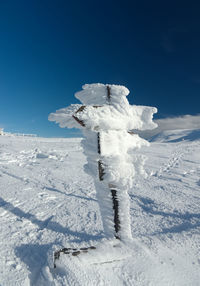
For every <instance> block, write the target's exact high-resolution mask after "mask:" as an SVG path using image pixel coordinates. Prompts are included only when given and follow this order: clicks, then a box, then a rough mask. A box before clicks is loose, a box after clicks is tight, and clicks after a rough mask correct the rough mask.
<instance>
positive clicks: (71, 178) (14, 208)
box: [0, 130, 200, 286]
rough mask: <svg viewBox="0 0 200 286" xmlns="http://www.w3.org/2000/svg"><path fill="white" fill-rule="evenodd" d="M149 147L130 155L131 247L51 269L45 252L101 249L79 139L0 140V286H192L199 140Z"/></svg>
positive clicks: (171, 135)
mask: <svg viewBox="0 0 200 286" xmlns="http://www.w3.org/2000/svg"><path fill="white" fill-rule="evenodd" d="M158 138H159V139H158ZM158 138H157V139H158V141H156V138H154V141H153V142H152V143H151V145H150V147H145V146H143V147H142V148H141V149H140V150H137V151H136V154H138V155H140V154H144V155H146V156H147V157H148V160H147V161H146V164H145V171H146V173H147V177H146V178H144V176H139V175H138V176H136V177H135V183H134V185H133V187H132V188H131V189H130V192H129V195H130V214H131V231H132V236H133V240H132V241H129V242H127V244H126V245H119V246H116V247H115V248H113V247H112V245H113V243H114V242H113V241H110V242H109V243H103V244H101V247H99V248H98V249H97V252H93V253H91V254H87V255H84V254H83V255H82V256H81V257H80V258H77V257H69V256H67V255H66V256H64V255H63V256H62V259H61V260H60V261H59V263H61V265H60V267H58V268H56V269H52V268H51V265H52V259H51V257H52V253H53V249H59V248H61V247H75V248H77V247H85V246H91V245H98V243H99V241H102V240H103V241H104V240H105V238H104V237H103V226H102V222H101V217H100V212H99V208H98V203H97V200H96V192H95V187H94V183H93V180H92V177H91V176H90V175H88V174H87V173H85V171H84V167H83V165H85V163H86V157H85V155H84V154H83V150H82V147H81V139H76V138H73V139H59V138H58V139H56V138H55V139H46V138H28V137H27V138H25V137H7V136H0V222H1V223H0V227H1V231H0V257H1V259H0V285H1V286H14V285H17V286H22V285H23V286H24V285H26V286H27V285H31V286H35V285H36V286H40V285H41V286H42V285H45V286H46V285H50V286H51V285H56V286H58V285H63V286H64V285H70V286H71V285H81V286H82V285H91V286H93V285H131V286H132V285H134V286H147V285H148V286H165V285H167V286H199V285H200V282H199V281H200V255H199V249H200V136H199V131H198V130H193V132H192V131H191V130H190V131H181V132H180V131H168V132H165V134H161V135H160V136H159V137H158ZM183 138H184V140H183ZM108 249H109V251H108ZM111 249H112V250H111ZM110 250H111V251H110ZM108 253H109V257H107V259H105V256H108ZM109 259H110V261H109V262H107V263H102V264H100V263H99V262H105V260H107V261H108V260H109ZM112 260H113V261H112Z"/></svg>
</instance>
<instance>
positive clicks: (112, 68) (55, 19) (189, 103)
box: [0, 0, 200, 137]
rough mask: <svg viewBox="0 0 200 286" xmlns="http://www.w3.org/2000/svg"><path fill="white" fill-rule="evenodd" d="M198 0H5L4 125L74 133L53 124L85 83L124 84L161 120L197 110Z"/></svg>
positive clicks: (1, 24) (1, 25) (1, 7)
mask: <svg viewBox="0 0 200 286" xmlns="http://www.w3.org/2000/svg"><path fill="white" fill-rule="evenodd" d="M199 11H200V4H199V1H176V0H174V1H153V0H152V1H148V0H147V1H142V0H141V1H126V0H124V1H109V0H107V1H104V0H101V1H94V0H93V1H89V0H85V1H82V0H80V1H79V0H77V1H67V0H65V1H64V0H59V1H56V0H54V1H52V0H38V1H37V0H29V1H27V0H18V1H14V0H13V1H10V0H1V1H0V100H1V102H0V127H4V128H5V131H8V132H9V131H10V132H21V133H36V134H38V135H40V136H50V137H54V136H55V137H56V136H76V135H77V133H76V131H75V130H69V131H68V130H66V129H61V128H59V127H58V126H57V125H56V124H55V123H52V122H49V121H48V115H49V113H51V112H54V111H55V110H56V109H59V108H62V107H66V106H68V105H70V104H71V103H77V102H78V101H77V100H76V99H75V97H74V93H75V92H76V91H78V90H80V89H81V86H82V85H83V84H85V83H96V82H102V83H111V84H121V85H125V86H126V87H128V88H129V90H130V95H129V101H130V103H131V104H141V105H151V106H156V107H157V108H158V114H157V115H156V118H165V117H171V116H181V115H185V114H189V115H197V114H198V113H200V110H199V109H200V96H199V93H200V55H199V51H200V17H199Z"/></svg>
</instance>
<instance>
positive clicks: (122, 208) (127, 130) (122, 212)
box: [49, 83, 157, 260]
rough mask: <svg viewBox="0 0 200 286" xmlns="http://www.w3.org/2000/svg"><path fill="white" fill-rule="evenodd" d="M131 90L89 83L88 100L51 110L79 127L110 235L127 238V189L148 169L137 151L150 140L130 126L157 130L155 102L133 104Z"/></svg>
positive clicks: (67, 123) (57, 118) (84, 95)
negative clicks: (138, 175) (153, 104)
mask: <svg viewBox="0 0 200 286" xmlns="http://www.w3.org/2000/svg"><path fill="white" fill-rule="evenodd" d="M128 94H129V90H128V89H127V88H126V87H124V86H119V85H110V84H107V85H104V84H99V83H98V84H86V85H84V86H83V90H82V91H80V92H78V93H76V94H75V97H76V98H78V99H79V100H80V101H81V102H82V104H83V105H80V104H74V105H71V106H69V107H67V108H63V109H60V110H58V111H56V113H51V114H50V116H49V120H50V121H56V122H57V123H59V124H60V126H61V127H68V128H80V129H82V132H83V134H84V137H85V140H83V141H82V146H83V150H84V153H85V155H86V157H87V164H86V165H85V171H86V172H87V173H88V174H90V175H92V177H93V178H94V182H95V187H96V194H97V200H98V203H99V207H100V211H101V217H102V221H103V227H104V232H105V236H106V238H107V239H113V238H114V240H116V239H117V240H118V241H122V242H125V241H126V240H129V239H131V237H132V236H131V228H130V216H129V197H128V190H129V189H130V188H131V187H132V186H133V182H134V176H135V175H136V173H138V172H139V173H142V172H143V163H144V162H143V161H144V160H143V158H142V157H138V156H137V155H136V154H135V152H134V151H135V150H136V149H138V148H140V147H141V146H144V145H148V144H149V143H148V142H147V141H146V140H144V139H142V138H140V137H139V136H138V135H137V134H135V133H133V132H132V131H131V130H146V129H153V128H155V127H156V124H155V123H153V121H152V118H153V114H154V113H155V112H157V110H156V108H154V107H147V106H135V105H133V106H131V105H129V102H128V100H127V98H126V96H127V95H128ZM89 249H96V247H90V248H82V249H79V250H74V251H72V249H70V248H63V249H61V250H59V251H57V252H56V253H55V257H54V258H55V260H56V259H58V258H59V257H60V254H61V253H67V254H72V255H78V254H80V253H81V252H87V251H88V250H89Z"/></svg>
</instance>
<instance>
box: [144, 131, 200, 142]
mask: <svg viewBox="0 0 200 286" xmlns="http://www.w3.org/2000/svg"><path fill="white" fill-rule="evenodd" d="M184 140H186V141H196V140H200V129H194V130H188V129H186V130H165V131H162V132H160V133H158V134H156V135H155V136H153V137H152V138H151V139H150V141H151V142H163V143H164V142H169V143H170V142H171V143H173V142H174V143H175V142H180V141H184Z"/></svg>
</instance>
